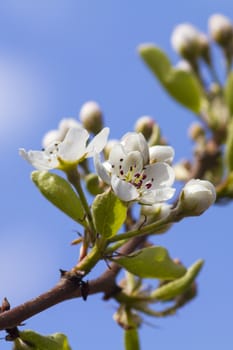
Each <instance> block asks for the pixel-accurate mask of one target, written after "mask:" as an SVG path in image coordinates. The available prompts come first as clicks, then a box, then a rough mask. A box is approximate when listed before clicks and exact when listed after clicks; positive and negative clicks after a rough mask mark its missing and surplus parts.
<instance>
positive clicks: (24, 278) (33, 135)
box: [0, 0, 233, 350]
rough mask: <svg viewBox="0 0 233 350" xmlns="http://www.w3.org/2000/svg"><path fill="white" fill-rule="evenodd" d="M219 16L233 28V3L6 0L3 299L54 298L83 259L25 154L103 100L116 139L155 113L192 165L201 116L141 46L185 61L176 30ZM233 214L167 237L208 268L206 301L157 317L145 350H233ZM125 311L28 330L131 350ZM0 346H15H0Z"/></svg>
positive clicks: (48, 321) (68, 308) (80, 314)
mask: <svg viewBox="0 0 233 350" xmlns="http://www.w3.org/2000/svg"><path fill="white" fill-rule="evenodd" d="M216 12H220V13H223V14H225V15H227V16H228V17H230V18H231V19H232V20H233V7H232V1H230V0H222V1H221V2H220V1H215V0H209V1H207V0H203V1H198V0H197V1H194V2H188V1H181V0H178V1H173V2H172V1H168V0H163V1H161V2H157V1H153V0H145V1H143V2H142V1H132V0H131V1H129V0H124V1H123V0H118V1H111V0H108V1H107V0H100V1H94V0H86V1H84V0H76V1H60V0H56V1H55V0H54V1H52V0H51V1H45V0H42V1H33V2H32V1H26V0H21V1H16V0H8V1H0V18H1V20H0V33H1V35H0V122H1V128H0V146H1V147H0V159H1V173H0V181H1V185H2V186H1V202H2V204H1V222H0V229H1V231H0V232H1V235H0V246H1V254H0V276H1V286H0V299H1V298H3V297H4V296H7V297H8V299H9V300H10V302H11V304H12V306H16V305H17V304H19V303H21V302H24V301H25V300H27V299H29V298H32V297H34V296H36V295H38V294H39V293H41V292H43V291H45V290H47V289H48V288H50V287H51V286H52V285H53V284H54V283H56V281H57V280H58V269H59V268H63V269H69V268H70V267H71V266H73V265H74V263H75V261H76V255H77V249H76V248H74V247H70V245H69V243H70V242H71V241H72V239H74V238H75V234H74V230H76V229H77V227H76V225H75V223H74V222H71V221H70V220H69V219H68V218H66V217H65V215H63V214H60V213H59V212H58V211H57V209H56V208H53V207H52V206H51V205H50V204H49V203H47V202H46V201H45V200H44V198H42V197H41V195H40V194H39V193H38V191H37V189H36V188H34V186H33V184H32V183H31V181H30V178H29V175H30V171H31V167H30V166H29V165H28V164H27V163H26V162H24V161H23V160H22V159H21V158H20V157H19V156H18V148H19V147H25V148H27V149H28V148H32V149H39V148H40V142H41V139H42V137H43V135H44V133H45V132H46V131H48V130H50V129H53V128H56V126H57V124H58V122H59V120H60V119H61V118H64V117H77V118H78V114H79V110H80V108H81V105H82V104H83V103H84V102H86V101H88V100H95V101H97V102H98V103H99V104H100V105H101V107H102V109H103V111H104V116H105V122H106V124H107V125H108V126H110V128H111V138H120V137H121V136H122V135H123V134H124V133H126V132H127V131H130V130H132V129H133V125H134V123H135V121H136V119H137V118H138V117H140V116H142V115H151V116H153V117H154V118H155V120H157V121H158V122H159V123H160V125H161V127H162V130H163V134H164V135H165V136H166V138H167V139H168V140H169V142H170V143H171V144H172V146H173V147H174V148H175V151H176V160H179V159H180V158H185V157H189V156H190V154H191V148H192V145H191V142H190V140H189V139H188V137H187V128H188V126H189V125H190V123H191V122H192V121H193V120H194V116H193V115H192V114H191V113H189V112H188V111H187V110H185V109H184V108H182V107H181V106H179V105H177V104H176V103H175V102H173V101H171V100H170V99H169V98H168V96H167V95H166V93H165V92H164V91H162V89H161V87H160V86H159V84H158V83H157V82H156V81H155V79H154V78H153V77H152V75H151V74H150V72H149V71H148V70H147V69H146V67H145V66H144V64H143V62H142V61H141V59H140V58H139V56H138V54H137V51H136V48H137V46H138V45H139V44H141V43H144V42H154V43H156V44H158V45H159V46H161V47H162V48H163V49H164V50H165V51H166V52H167V53H168V54H169V56H170V57H171V59H172V61H173V62H174V63H175V62H177V60H178V58H177V55H176V54H175V53H174V51H173V50H172V48H171V45H170V35H171V32H172V30H173V28H174V27H175V26H176V25H177V24H178V23H181V22H191V23H193V24H194V25H196V26H198V27H199V29H201V30H203V31H206V30H207V20H208V17H209V16H210V15H211V14H213V13H216ZM218 66H219V68H221V66H222V62H221V61H220V62H219V63H218ZM232 210H233V205H232V204H230V205H228V206H222V207H213V208H211V209H210V210H209V211H208V212H206V213H205V214H204V215H203V216H201V217H200V218H190V219H187V220H185V221H184V222H181V223H178V224H177V225H175V226H174V227H173V228H172V229H171V230H170V231H169V233H168V234H167V235H164V236H161V237H158V239H156V243H157V244H161V245H163V246H165V247H167V248H168V249H169V250H170V252H171V255H172V256H173V257H180V258H181V259H182V261H183V262H184V263H185V264H186V265H190V264H191V263H192V262H193V261H195V260H196V259H198V258H204V259H205V261H206V264H205V267H204V269H203V271H202V273H201V275H200V276H199V279H198V282H199V295H198V297H197V298H196V299H195V301H194V302H192V303H191V304H189V305H188V306H187V307H185V308H184V309H181V310H180V311H179V313H178V314H177V315H176V316H174V317H170V318H166V319H162V320H160V319H152V320H150V322H152V323H153V324H155V325H156V327H155V328H152V327H149V326H146V325H144V326H143V327H142V329H141V331H140V334H141V336H142V349H146V350H150V349H155V348H162V349H164V350H167V349H171V347H172V348H175V349H179V350H186V349H187V348H188V349H189V350H196V349H198V348H199V349H203V348H206V349H212V350H215V349H216V350H217V349H220V348H224V349H229V348H231V346H232V344H233V335H232V329H231V328H232V327H231V324H232V319H231V318H232V317H231V314H232V311H233V303H232V295H233V280H232V264H233V255H232V243H233V239H232V228H231V215H232ZM102 268H105V267H104V266H100V267H99V268H98V271H101V269H102ZM114 311H115V304H114V302H113V301H110V302H108V303H106V302H103V301H102V300H101V295H96V296H93V297H90V298H89V299H88V301H87V302H86V303H84V302H83V301H82V300H79V299H78V300H73V301H68V302H65V303H63V304H61V305H58V306H56V307H54V308H53V309H50V310H48V311H46V312H44V313H41V314H40V315H38V316H36V317H33V318H31V319H30V320H28V321H27V322H26V327H25V328H27V329H28V328H30V329H34V330H37V331H38V332H41V333H53V332H56V331H61V332H64V333H66V334H67V335H68V336H69V339H70V343H71V346H72V347H73V349H81V348H85V349H92V348H93V347H94V346H95V347H96V344H99V345H98V346H97V348H101V349H102V350H107V349H111V350H119V349H123V345H122V330H121V329H120V328H119V327H118V326H117V325H115V323H114V321H113V320H112V314H113V313H114ZM0 348H1V349H3V350H4V349H6V350H7V349H10V348H11V344H9V343H5V342H4V341H3V340H0Z"/></svg>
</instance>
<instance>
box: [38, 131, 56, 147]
mask: <svg viewBox="0 0 233 350" xmlns="http://www.w3.org/2000/svg"><path fill="white" fill-rule="evenodd" d="M56 140H59V141H61V140H60V132H59V130H50V131H49V132H47V133H46V134H45V135H44V137H43V139H42V146H43V147H44V148H46V147H48V146H49V145H50V144H51V143H52V142H54V141H56Z"/></svg>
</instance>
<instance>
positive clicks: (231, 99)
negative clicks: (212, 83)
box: [224, 71, 233, 116]
mask: <svg viewBox="0 0 233 350" xmlns="http://www.w3.org/2000/svg"><path fill="white" fill-rule="evenodd" d="M224 96H225V100H226V103H227V105H228V108H229V111H230V115H231V116H233V71H232V72H230V74H229V75H228V77H227V81H226V85H225V90H224Z"/></svg>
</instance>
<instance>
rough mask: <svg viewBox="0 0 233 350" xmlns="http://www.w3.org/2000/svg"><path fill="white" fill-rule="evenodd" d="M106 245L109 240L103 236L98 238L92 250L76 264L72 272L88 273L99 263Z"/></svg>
mask: <svg viewBox="0 0 233 350" xmlns="http://www.w3.org/2000/svg"><path fill="white" fill-rule="evenodd" d="M106 245H107V241H106V240H105V239H103V238H102V237H101V238H99V239H96V243H95V245H94V247H93V248H92V249H91V250H90V252H89V253H88V254H87V256H86V257H85V258H84V259H83V260H81V261H80V262H79V263H78V264H77V265H76V266H74V267H73V269H72V270H71V273H78V272H82V274H83V276H84V275H87V274H88V273H89V272H90V271H91V270H92V269H93V267H94V266H95V265H96V264H97V263H98V261H99V260H100V259H102V257H103V253H104V250H105V248H106Z"/></svg>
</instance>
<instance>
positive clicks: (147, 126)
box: [134, 115, 155, 140]
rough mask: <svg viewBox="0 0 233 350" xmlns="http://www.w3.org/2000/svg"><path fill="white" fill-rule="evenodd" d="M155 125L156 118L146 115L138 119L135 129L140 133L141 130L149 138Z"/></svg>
mask: <svg viewBox="0 0 233 350" xmlns="http://www.w3.org/2000/svg"><path fill="white" fill-rule="evenodd" d="M154 125H155V122H154V120H153V119H152V118H151V117H149V116H147V115H144V116H142V117H140V118H139V119H138V120H137V121H136V123H135V126H134V130H135V131H136V132H138V133H139V132H141V133H142V134H143V136H144V137H145V139H146V140H148V139H149V138H150V137H151V134H152V132H153V127H154Z"/></svg>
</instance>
